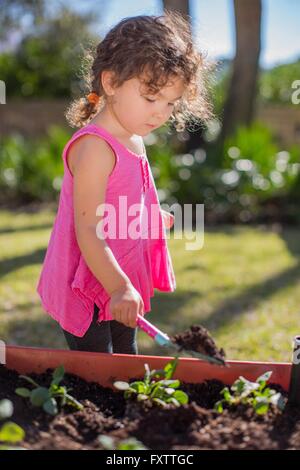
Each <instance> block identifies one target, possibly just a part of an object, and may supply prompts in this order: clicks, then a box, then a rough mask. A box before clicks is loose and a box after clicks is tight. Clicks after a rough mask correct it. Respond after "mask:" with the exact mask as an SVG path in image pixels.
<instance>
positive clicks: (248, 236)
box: [0, 209, 300, 361]
mask: <svg viewBox="0 0 300 470" xmlns="http://www.w3.org/2000/svg"><path fill="white" fill-rule="evenodd" d="M54 216H55V213H54V212H52V211H51V210H46V209H44V210H43V211H41V212H36V213H25V212H17V213H16V212H10V211H5V210H1V211H0V253H1V260H0V277H1V279H0V298H1V304H0V339H2V340H4V341H5V342H7V343H9V344H18V345H26V346H45V347H50V348H52V347H53V348H67V346H66V344H65V340H64V338H63V336H62V333H61V332H60V330H59V328H58V326H57V324H56V322H55V321H54V320H52V319H51V318H50V317H49V316H48V315H47V314H45V313H44V312H43V309H42V307H41V304H40V300H39V296H38V294H37V293H36V284H37V280H38V276H39V272H40V269H41V263H42V262H43V259H44V255H45V250H46V247H47V243H48V240H49V237H50V231H51V228H52V223H53V220H54ZM299 239H300V228H298V229H296V228H286V229H280V230H277V231H275V230H274V231H272V230H270V229H266V228H263V227H261V228H249V227H246V226H244V227H230V226H224V227H221V228H218V229H206V230H205V240H204V247H203V248H202V249H201V250H198V251H187V250H186V249H185V244H186V242H187V241H188V240H186V239H183V240H175V239H173V237H172V236H171V239H170V240H169V241H168V243H169V247H170V252H171V255H172V259H173V264H174V269H175V275H176V281H177V289H176V291H175V292H174V293H163V292H159V291H157V290H156V295H155V297H153V298H152V299H151V304H152V312H151V313H150V314H148V316H147V318H148V319H149V320H150V321H152V322H153V323H154V324H156V325H157V326H158V327H159V328H161V329H162V330H163V331H165V332H166V333H169V334H173V333H175V332H180V331H182V330H183V329H185V328H187V327H189V326H190V325H191V324H193V323H201V324H202V325H204V326H206V327H207V328H208V329H209V330H210V331H211V333H212V334H213V336H214V338H215V339H216V341H217V343H218V345H219V346H222V347H224V349H225V351H226V352H227V357H228V358H230V359H249V360H261V361H265V360H266V361H269V360H275V361H290V359H291V341H292V337H293V336H294V335H296V334H300V244H299ZM138 343H139V353H140V354H157V355H166V352H165V350H163V349H162V348H160V347H159V346H156V345H155V344H154V343H153V341H152V340H151V339H149V338H148V337H147V336H146V335H145V334H144V333H143V332H139V333H138Z"/></svg>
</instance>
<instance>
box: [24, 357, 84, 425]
mask: <svg viewBox="0 0 300 470" xmlns="http://www.w3.org/2000/svg"><path fill="white" fill-rule="evenodd" d="M64 374H65V369H64V366H62V365H61V366H59V367H57V368H56V369H55V370H54V372H53V374H52V377H53V379H52V381H51V384H50V387H49V388H46V387H41V386H40V385H39V384H38V383H36V382H35V381H34V380H33V379H32V378H31V377H28V376H27V375H20V376H19V377H20V378H23V379H25V380H27V382H29V383H30V384H31V385H33V386H34V389H33V390H29V389H28V388H25V387H21V388H16V390H15V392H16V393H17V395H19V396H21V397H23V398H29V400H30V402H31V404H32V405H34V406H40V407H42V408H43V410H44V411H46V413H48V414H50V415H52V416H54V415H56V414H57V413H58V401H60V405H61V406H65V405H70V406H73V407H74V408H76V410H82V408H83V405H82V404H81V403H79V401H77V400H76V399H75V398H74V397H72V395H70V394H69V393H68V392H69V391H70V390H71V389H67V388H66V387H64V386H62V385H60V382H61V381H62V380H63V378H64Z"/></svg>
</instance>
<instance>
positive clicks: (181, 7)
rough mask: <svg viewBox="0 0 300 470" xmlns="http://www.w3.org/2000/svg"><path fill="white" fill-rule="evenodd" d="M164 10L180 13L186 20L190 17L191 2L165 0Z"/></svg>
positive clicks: (186, 0)
mask: <svg viewBox="0 0 300 470" xmlns="http://www.w3.org/2000/svg"><path fill="white" fill-rule="evenodd" d="M163 5H164V10H176V11H179V12H180V13H181V14H182V15H183V16H185V18H187V17H188V15H189V0H164V1H163Z"/></svg>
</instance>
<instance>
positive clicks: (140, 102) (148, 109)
mask: <svg viewBox="0 0 300 470" xmlns="http://www.w3.org/2000/svg"><path fill="white" fill-rule="evenodd" d="M184 89H185V87H184V84H183V80H182V79H181V78H179V77H175V78H172V80H171V79H170V80H169V81H168V83H167V85H166V86H165V87H163V88H161V90H160V91H159V92H158V93H157V94H156V95H151V94H149V93H147V92H146V91H145V87H144V86H143V83H142V81H141V80H140V79H139V78H131V79H130V80H127V81H125V82H124V83H123V84H122V85H121V86H120V87H118V88H115V89H114V96H113V100H112V105H111V106H112V109H113V112H114V114H115V117H116V118H117V119H118V121H119V123H120V124H121V125H122V127H123V128H124V129H125V130H126V131H128V132H129V134H137V135H140V136H144V135H147V134H149V132H151V131H153V130H154V129H157V128H159V127H161V126H162V125H163V124H164V123H165V122H166V121H168V119H169V118H170V116H171V114H172V112H173V109H174V105H175V104H176V101H178V100H179V99H180V98H181V96H182V94H183V92H184Z"/></svg>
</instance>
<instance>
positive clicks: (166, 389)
mask: <svg viewBox="0 0 300 470" xmlns="http://www.w3.org/2000/svg"><path fill="white" fill-rule="evenodd" d="M177 362H178V358H177V357H176V358H175V359H173V360H172V361H170V362H168V363H167V365H166V366H165V368H164V369H157V370H156V369H154V370H152V371H150V368H149V365H148V364H145V370H146V372H145V376H144V380H143V381H136V382H131V383H127V382H122V381H116V382H114V387H115V388H117V389H118V390H123V391H124V397H125V398H126V399H128V398H131V397H135V398H136V399H137V401H146V400H148V401H149V402H151V403H154V404H156V405H158V406H161V407H163V408H166V407H167V406H168V405H169V404H173V405H175V406H177V407H179V406H181V405H184V404H186V403H188V401H189V399H188V396H187V394H186V393H185V392H183V391H182V390H178V387H179V386H180V381H179V380H172V377H173V374H174V372H175V369H176V367H177ZM161 377H162V379H161V380H154V379H157V378H161Z"/></svg>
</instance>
